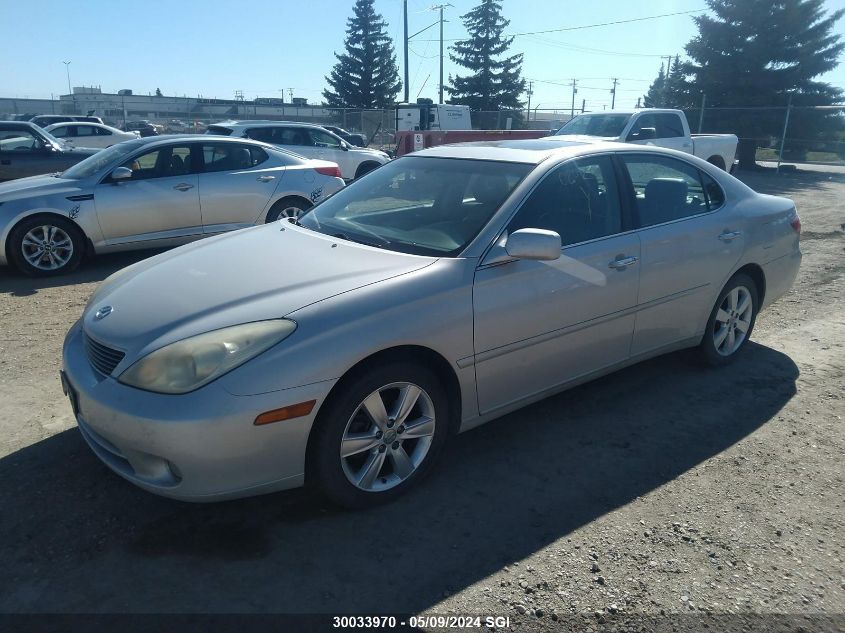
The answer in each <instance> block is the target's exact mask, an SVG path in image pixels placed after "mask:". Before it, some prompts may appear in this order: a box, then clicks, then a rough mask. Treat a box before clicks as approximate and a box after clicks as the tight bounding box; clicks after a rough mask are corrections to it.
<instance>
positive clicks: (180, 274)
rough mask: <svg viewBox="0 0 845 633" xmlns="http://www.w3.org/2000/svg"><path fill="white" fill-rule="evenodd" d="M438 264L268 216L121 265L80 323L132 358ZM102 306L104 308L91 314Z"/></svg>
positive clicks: (278, 314) (286, 312)
mask: <svg viewBox="0 0 845 633" xmlns="http://www.w3.org/2000/svg"><path fill="white" fill-rule="evenodd" d="M435 261H437V258H433V257H420V256H416V255H405V254H402V253H395V252H392V251H385V250H381V249H378V248H373V247H369V246H363V245H360V244H355V243H353V242H348V241H344V240H341V239H337V238H333V237H330V236H327V235H322V234H320V233H316V232H313V231H310V230H308V229H304V228H300V227H297V226H294V225H293V224H290V223H287V222H274V223H272V224H267V225H264V226H260V227H254V228H249V229H243V230H241V231H236V232H233V233H227V234H224V235H220V236H217V237H213V238H209V239H206V240H202V241H199V242H194V243H193V244H189V245H187V246H183V247H181V248H178V249H175V250H172V251H169V252H167V253H163V254H161V255H158V256H156V257H152V258H150V259H147V260H145V261H142V262H138V263H137V264H134V265H132V266H130V267H128V268H125V269H123V270H122V271H118V273H116V274H115V275H113V276H112V277H110V278H108V279H107V280H106V281H105V282H104V283H103V284H102V285H101V287H100V288H98V290H97V291H96V292H95V294H94V296H92V298H91V301H89V303H88V306H87V307H86V309H85V312H84V313H83V317H82V320H83V327H84V329H85V331H86V332H87V333H88V334H89V335H90V336H92V337H93V338H95V339H97V340H99V341H100V342H102V343H104V344H107V345H110V346H113V347H117V348H119V349H121V350H123V351H125V352H126V355H127V361H131V360H133V359H134V358H137V357H140V356H143V355H145V354H147V353H149V352H151V351H153V350H154V349H158V348H159V347H162V346H164V345H167V344H169V343H172V342H173V341H177V340H181V339H183V338H187V337H189V336H194V335H196V334H200V333H203V332H208V331H211V330H216V329H219V328H223V327H228V326H230V325H237V324H240V323H248V322H251V321H261V320H265V319H278V318H281V317H284V316H286V315H288V314H290V313H291V312H294V311H296V310H298V309H300V308H303V307H305V306H308V305H311V304H313V303H316V302H319V301H322V300H324V299H328V298H329V297H333V296H335V295H338V294H341V293H345V292H349V291H351V290H355V289H356V288H360V287H362V286H366V285H369V284H373V283H377V282H380V281H383V280H385V279H389V278H391V277H395V276H397V275H402V274H406V273H410V272H412V271H414V270H418V269H420V268H423V267H425V266H428V265H430V264H432V263H434V262H435ZM105 306H110V307H111V313H110V314H108V316H106V317H103V318H101V319H97V318H96V313H97V312H98V311H99V310H100V309H101V308H103V307H105Z"/></svg>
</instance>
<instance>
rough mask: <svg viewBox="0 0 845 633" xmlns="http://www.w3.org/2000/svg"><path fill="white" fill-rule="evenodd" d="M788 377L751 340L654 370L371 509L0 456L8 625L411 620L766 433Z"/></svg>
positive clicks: (452, 453)
mask: <svg viewBox="0 0 845 633" xmlns="http://www.w3.org/2000/svg"><path fill="white" fill-rule="evenodd" d="M797 377H798V368H797V367H796V365H795V364H794V363H793V362H792V360H791V359H790V358H789V357H787V356H785V355H784V354H782V353H780V352H777V351H775V350H772V349H770V348H767V347H764V346H761V345H757V344H753V343H752V344H749V346H748V347H747V349H746V350H745V352H744V354H743V357H742V358H741V359H740V360H739V361H738V362H737V363H735V364H733V365H731V366H729V367H725V368H722V369H719V370H713V369H705V368H702V367H700V366H699V365H697V364H696V363H693V362H691V359H690V358H689V353H679V354H673V355H670V356H666V357H663V358H658V359H654V360H651V361H648V362H647V363H644V364H640V365H637V366H635V367H631V368H629V369H626V370H624V371H621V372H618V373H616V374H613V375H610V376H607V377H605V378H602V379H600V380H597V381H594V382H592V383H589V384H586V385H583V386H581V387H578V388H576V389H573V390H571V391H568V392H566V393H563V394H560V395H558V396H555V397H552V398H548V399H546V400H544V401H542V402H539V403H537V404H535V405H532V406H530V407H528V408H525V409H523V410H521V411H518V412H515V413H513V414H510V415H508V416H506V417H504V418H501V419H499V420H497V421H494V422H491V423H490V424H487V425H485V426H483V427H481V428H479V429H477V430H475V431H472V432H469V433H466V434H463V435H460V436H457V437H455V438H453V441H452V443H451V445H450V446H449V448H448V450H447V452H446V454H445V456H444V459H443V461H442V462H441V463H440V464H439V467H438V468H437V469H436V471H435V473H434V474H433V475H432V476H431V477H430V478H429V479H428V480H426V481H425V482H423V483H422V485H421V486H420V487H418V488H417V489H416V490H414V491H413V492H412V493H411V494H408V495H407V496H405V497H404V498H402V499H400V500H399V501H397V502H395V503H393V504H391V505H387V506H384V507H380V508H376V509H373V510H369V511H364V512H345V511H341V510H338V509H336V508H333V507H331V506H329V505H328V504H326V503H325V502H323V501H321V500H320V499H317V498H315V497H313V496H310V495H309V494H307V493H306V492H304V491H291V492H284V493H278V494H274V495H268V496H264V497H257V498H252V499H244V500H239V501H232V502H226V503H219V504H209V505H191V504H185V503H179V502H174V501H170V500H166V499H162V498H158V497H155V496H153V495H150V494H148V493H145V492H143V491H141V490H139V489H137V488H135V487H133V486H131V485H130V484H128V483H126V482H124V481H123V480H122V479H120V478H118V477H117V476H116V475H113V474H112V473H111V472H109V471H108V470H107V469H106V468H105V467H104V466H103V465H101V464H100V463H99V462H98V461H97V459H96V458H95V457H94V455H93V454H92V453H91V452H90V451H89V450H88V448H87V447H86V446H85V445H84V443H83V441H82V439H81V437H80V436H79V434H78V432H77V430H76V429H71V430H68V431H65V432H63V433H60V434H58V435H55V436H53V437H50V438H48V439H45V440H43V441H41V442H38V443H36V444H33V445H31V446H29V447H27V448H25V449H22V450H20V451H17V452H15V453H13V454H10V455H8V456H7V457H4V458H3V459H2V460H0V481H2V485H1V486H0V534H2V535H3V539H2V541H0V554H2V556H0V558H2V560H3V561H4V562H3V567H4V569H3V574H2V576H0V611H6V612H8V611H40V612H46V611H52V612H73V611H84V612H91V611H92V610H94V611H100V612H130V613H131V612H241V613H246V612H300V613H315V612H316V613H319V612H323V613H342V612H358V613H384V612H387V611H391V612H419V611H421V610H424V609H427V608H430V607H431V606H432V605H434V604H436V603H437V602H438V601H440V600H441V599H443V598H444V597H445V596H447V595H451V594H453V593H455V592H457V591H459V590H461V589H463V588H465V587H467V586H469V585H472V584H474V583H478V582H481V581H484V579H485V578H487V577H488V576H489V575H490V574H492V573H494V572H496V571H498V570H499V569H501V568H502V567H503V566H504V565H507V564H509V563H512V562H514V561H519V560H522V559H524V558H525V557H527V556H530V555H532V554H533V553H535V552H537V551H538V550H541V549H542V548H544V547H546V546H548V545H549V544H550V543H552V542H554V541H557V540H558V539H561V538H563V537H566V536H567V535H568V534H570V533H572V532H573V531H574V530H576V529H577V528H579V527H580V526H583V525H584V524H586V523H589V522H591V521H594V520H596V519H599V518H600V517H602V516H603V515H605V514H606V513H608V512H610V511H612V510H614V509H616V508H619V507H620V506H622V505H625V504H628V503H630V502H632V501H635V500H636V499H637V498H638V497H642V496H643V495H646V494H648V493H649V492H651V491H654V490H655V489H656V488H658V487H660V486H661V485H663V484H665V483H666V482H669V481H671V480H673V479H675V478H676V477H678V476H679V475H681V474H683V473H685V472H686V471H688V470H689V469H691V468H693V467H695V466H696V465H698V464H700V463H701V462H703V461H705V460H708V459H709V458H712V457H714V456H716V455H718V454H719V453H721V452H723V451H725V450H726V449H728V448H729V447H731V446H732V445H734V444H735V443H737V442H739V441H740V440H742V439H743V438H745V437H746V436H748V435H749V434H750V433H752V432H754V431H755V430H756V429H758V428H759V427H761V426H762V425H764V424H766V423H769V422H770V421H772V423H776V422H774V420H775V418H776V416H777V413H778V412H779V411H780V410H781V409H782V408H783V407H784V405H785V404H786V403H787V402H788V401H789V400H790V399H791V398H792V397H793V395H794V394H795V381H796V379H797ZM729 467H730V466H729V465H725V468H729ZM628 527H629V528H630V529H640V526H639V525H635V526H628ZM564 546H565V541H564ZM561 571H562V572H564V573H566V572H567V570H566V569H565V568H563V567H562V568H561Z"/></svg>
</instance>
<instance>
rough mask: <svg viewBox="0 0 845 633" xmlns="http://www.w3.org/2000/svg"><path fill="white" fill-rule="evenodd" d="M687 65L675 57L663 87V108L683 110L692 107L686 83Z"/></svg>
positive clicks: (689, 90)
mask: <svg viewBox="0 0 845 633" xmlns="http://www.w3.org/2000/svg"><path fill="white" fill-rule="evenodd" d="M687 70H688V66H687V64H684V63H683V62H681V58H680V56H678V55H675V59H674V60H673V61H672V65H671V69H670V70H669V74H668V75H667V77H666V85H665V86H664V95H665V97H664V101H663V103H664V105H663V107H664V108H677V109H685V108H690V107H692V106H693V103H692V92H691V86H690V85H689V83H688V82H687V77H686V75H687Z"/></svg>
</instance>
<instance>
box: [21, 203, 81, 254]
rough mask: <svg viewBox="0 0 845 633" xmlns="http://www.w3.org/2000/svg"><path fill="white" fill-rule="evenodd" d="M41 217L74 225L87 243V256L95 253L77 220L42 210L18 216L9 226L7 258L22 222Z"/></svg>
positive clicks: (56, 212) (63, 214) (55, 212)
mask: <svg viewBox="0 0 845 633" xmlns="http://www.w3.org/2000/svg"><path fill="white" fill-rule="evenodd" d="M39 217H44V218H61V219H62V220H64V221H65V222H70V224H72V225H73V226H74V227H75V228H76V230H77V231H79V234H80V235H81V236H82V239H83V240H84V241H85V246H86V251H87V252H86V254H91V253H93V252H94V243H93V242H92V241H91V238H90V237H89V236H88V234H87V233H86V232H85V229H83V228H82V227H81V226H80V225H79V223H78V222H77V221H76V220H74V219H73V218H70V217H68V215H67V214H66V213H59V212H58V211H42V210H39V211H32V212H30V213H26V214H24V215H21V216H18V217H17V218H16V219H15V221H14V223H10V224H9V228H8V230H7V232H6V239H5V243H4V248H5V252H6V256H7V257H8V254H9V252H10V248H11V243H10V241H11V239H12V236H13V235H14V234H15V229H17V228H18V226H20V224H21V222H25V221H26V220H31V219H33V218H39Z"/></svg>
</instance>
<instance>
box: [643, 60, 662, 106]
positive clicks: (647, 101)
mask: <svg viewBox="0 0 845 633" xmlns="http://www.w3.org/2000/svg"><path fill="white" fill-rule="evenodd" d="M665 90H666V70H665V69H664V68H663V64H660V72H658V73H657V78H656V79H655V80H654V81H653V82H651V85H650V86H649V87H648V92H647V93H646V94H645V96H644V97H643V105H644V106H645V107H646V108H662V107H663V104H664V103H665V99H664V96H665V95H664V92H665Z"/></svg>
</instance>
